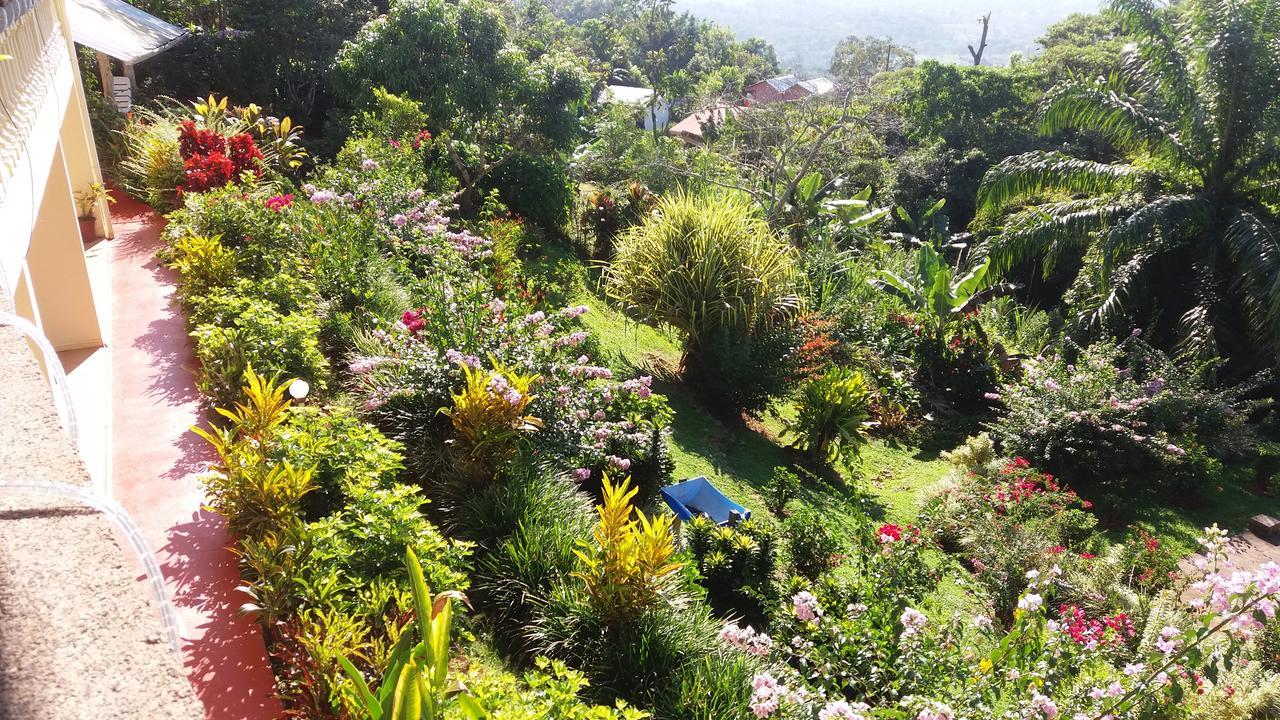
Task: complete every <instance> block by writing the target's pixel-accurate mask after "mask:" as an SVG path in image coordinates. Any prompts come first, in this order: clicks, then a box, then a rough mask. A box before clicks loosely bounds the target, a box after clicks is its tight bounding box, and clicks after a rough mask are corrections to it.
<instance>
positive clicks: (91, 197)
mask: <svg viewBox="0 0 1280 720" xmlns="http://www.w3.org/2000/svg"><path fill="white" fill-rule="evenodd" d="M99 200H106V201H107V202H108V203H113V202H115V201H116V199H115V198H113V197H111V193H109V192H107V189H106V188H105V187H103V185H102V183H94V184H92V185H90V186H89V189H88V190H81V191H80V192H78V193H76V215H77V217H78V219H79V220H80V240H81V241H82V242H85V243H87V242H89V241H90V240H93V239H94V238H95V237H96V232H95V223H94V215H93V213H94V211H95V210H96V209H97V207H98V201H99Z"/></svg>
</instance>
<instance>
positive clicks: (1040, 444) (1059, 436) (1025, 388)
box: [991, 334, 1253, 493]
mask: <svg viewBox="0 0 1280 720" xmlns="http://www.w3.org/2000/svg"><path fill="white" fill-rule="evenodd" d="M1139 335H1140V334H1135V335H1133V336H1131V337H1129V338H1127V339H1125V340H1124V341H1123V342H1121V343H1119V344H1118V345H1115V344H1112V343H1110V342H1099V343H1096V344H1093V345H1090V346H1089V347H1086V348H1082V347H1079V346H1077V345H1074V344H1070V343H1068V344H1067V345H1066V346H1065V348H1064V350H1063V352H1062V353H1061V354H1060V355H1057V356H1054V357H1047V358H1045V357H1041V358H1037V359H1035V360H1033V361H1030V362H1028V363H1027V364H1026V367H1025V370H1024V372H1023V374H1022V376H1021V377H1020V378H1019V379H1018V380H1016V381H1015V382H1011V383H1008V384H1006V385H1005V386H1004V387H1003V388H1002V389H1001V391H1000V392H999V393H998V394H997V396H996V399H997V400H998V402H999V403H1000V404H1002V405H1003V406H1004V411H1003V412H1002V413H1001V415H1000V417H999V418H998V419H997V420H996V422H995V423H993V424H992V426H991V428H992V431H993V434H994V435H995V436H996V439H997V440H998V441H999V442H1000V443H1001V444H1002V445H1003V446H1004V450H1005V452H1008V453H1011V454H1015V455H1020V456H1022V457H1025V458H1027V459H1028V460H1030V461H1031V462H1032V463H1033V464H1034V465H1036V466H1037V467H1041V468H1044V469H1046V470H1050V471H1052V472H1054V473H1057V474H1060V475H1062V476H1063V477H1066V478H1068V479H1070V480H1071V481H1072V482H1073V483H1075V484H1077V485H1085V484H1088V485H1090V486H1093V487H1097V488H1100V489H1103V490H1105V491H1107V492H1112V493H1124V492H1126V491H1127V489H1142V488H1168V489H1177V490H1180V491H1181V490H1192V489H1195V488H1196V487H1197V485H1198V484H1199V483H1201V482H1202V481H1203V478H1204V477H1205V476H1206V475H1207V474H1209V472H1210V470H1211V469H1212V466H1213V465H1214V464H1215V463H1216V458H1219V457H1230V456H1233V455H1237V454H1240V453H1242V452H1246V451H1247V450H1248V449H1249V448H1250V447H1252V443H1253V435H1252V433H1251V431H1250V430H1249V428H1248V425H1247V424H1246V416H1247V414H1248V411H1249V409H1250V407H1251V406H1250V404H1249V403H1247V402H1244V401H1243V400H1242V399H1241V398H1242V396H1243V394H1244V393H1245V392H1247V391H1248V390H1249V389H1250V388H1251V387H1252V384H1246V385H1244V386H1240V387H1234V388H1215V387H1213V386H1212V385H1210V384H1208V383H1207V382H1206V381H1205V378H1206V377H1208V376H1209V375H1210V373H1211V371H1212V369H1213V368H1212V366H1200V367H1182V366H1179V365H1177V364H1176V363H1174V362H1173V361H1172V360H1170V359H1169V358H1168V357H1167V356H1166V355H1164V354H1163V353H1161V352H1160V351H1159V350H1156V349H1155V348H1152V347H1151V346H1150V345H1148V344H1147V343H1145V342H1144V341H1143V340H1142V339H1141V337H1140V336H1139Z"/></svg>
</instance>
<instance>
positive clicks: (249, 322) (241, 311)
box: [191, 297, 329, 404]
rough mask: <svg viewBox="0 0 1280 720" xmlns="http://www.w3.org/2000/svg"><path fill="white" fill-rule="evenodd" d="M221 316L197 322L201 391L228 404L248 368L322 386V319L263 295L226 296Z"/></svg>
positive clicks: (195, 333)
mask: <svg viewBox="0 0 1280 720" xmlns="http://www.w3.org/2000/svg"><path fill="white" fill-rule="evenodd" d="M228 305H229V307H227V308H225V311H226V312H225V314H220V315H219V322H216V323H214V322H210V323H205V324H202V325H198V326H196V328H195V329H194V330H192V332H191V337H192V338H193V339H194V340H195V345H196V358H197V359H198V360H200V366H201V373H200V379H199V386H200V390H201V392H203V393H204V394H205V395H207V396H209V397H210V398H212V399H213V400H214V402H215V403H223V404H226V403H227V401H228V400H229V399H232V398H234V397H235V396H236V394H237V393H238V388H239V387H240V386H241V384H242V383H243V379H244V376H245V375H244V374H245V370H246V368H249V367H257V368H261V369H262V370H263V372H268V373H271V374H285V375H290V376H293V377H299V378H303V379H305V380H306V381H307V382H308V383H310V384H311V387H312V388H314V389H315V390H317V391H321V390H323V389H324V387H325V385H326V378H327V376H328V372H329V366H328V361H327V360H326V359H325V357H324V355H323V354H322V353H321V352H320V348H319V339H318V336H319V332H320V320H319V318H317V317H315V316H314V315H311V314H304V313H288V314H285V313H281V312H280V311H279V310H277V309H276V307H275V306H274V305H273V304H272V303H270V302H268V301H266V300H259V299H250V298H243V297H241V298H236V299H230V300H229V302H228Z"/></svg>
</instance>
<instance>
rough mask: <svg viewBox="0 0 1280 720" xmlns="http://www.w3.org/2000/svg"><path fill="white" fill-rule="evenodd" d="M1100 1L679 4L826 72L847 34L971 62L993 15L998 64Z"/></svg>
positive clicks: (793, 65)
mask: <svg viewBox="0 0 1280 720" xmlns="http://www.w3.org/2000/svg"><path fill="white" fill-rule="evenodd" d="M1098 5H1099V3H1098V0H1048V1H1047V2H1046V1H1043V0H1039V1H1038V0H889V1H888V2H886V0H875V1H874V2H873V1H872V0H676V7H677V8H678V9H680V10H688V11H690V12H692V13H693V14H694V15H698V16H700V17H704V18H707V19H709V20H714V21H716V22H718V23H721V24H722V25H726V26H728V27H729V28H731V29H732V30H733V31H734V33H735V34H736V35H737V36H738V37H739V38H747V37H761V38H764V39H765V40H768V41H769V42H770V43H772V44H773V46H774V47H775V48H776V49H777V51H778V59H779V60H780V61H781V62H782V64H783V66H784V67H788V68H790V69H792V70H795V71H798V72H803V73H823V72H826V70H827V67H828V66H829V64H830V62H831V52H832V51H833V50H834V49H835V47H836V44H837V43H838V42H840V41H841V40H843V39H844V38H845V37H847V36H849V35H858V36H864V35H876V36H884V35H888V36H890V37H892V38H893V39H894V40H896V41H897V42H900V43H902V44H904V45H907V46H910V47H912V48H915V51H916V53H917V56H919V57H921V58H935V59H937V60H942V61H946V62H963V63H969V62H971V60H970V58H969V51H968V50H967V49H965V46H967V45H969V44H973V45H975V46H976V45H977V43H978V36H979V34H980V32H981V26H980V25H979V24H978V18H979V17H980V16H982V15H984V14H986V13H988V12H989V13H991V33H990V35H989V36H988V38H987V44H988V47H987V51H986V54H985V55H984V56H983V64H984V65H985V64H992V65H1001V64H1004V63H1007V62H1008V61H1009V55H1010V53H1013V52H1015V51H1020V52H1023V53H1031V52H1032V51H1034V50H1035V47H1036V45H1035V41H1036V38H1038V37H1040V35H1041V34H1042V33H1043V32H1044V29H1045V28H1047V27H1048V26H1049V25H1051V24H1053V23H1054V22H1057V21H1058V20H1061V19H1062V18H1064V17H1066V16H1067V15H1070V14H1071V13H1073V12H1096V11H1097V9H1098Z"/></svg>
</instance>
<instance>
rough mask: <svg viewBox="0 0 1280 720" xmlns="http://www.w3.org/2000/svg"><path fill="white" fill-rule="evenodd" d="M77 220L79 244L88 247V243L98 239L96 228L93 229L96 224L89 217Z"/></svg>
mask: <svg viewBox="0 0 1280 720" xmlns="http://www.w3.org/2000/svg"><path fill="white" fill-rule="evenodd" d="M79 220H80V242H82V243H84V244H85V245H88V244H89V243H91V242H93V241H94V240H96V239H98V233H97V228H96V227H95V225H96V223H95V222H94V220H93V218H91V217H87V218H79Z"/></svg>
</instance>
